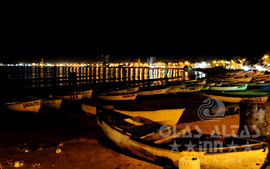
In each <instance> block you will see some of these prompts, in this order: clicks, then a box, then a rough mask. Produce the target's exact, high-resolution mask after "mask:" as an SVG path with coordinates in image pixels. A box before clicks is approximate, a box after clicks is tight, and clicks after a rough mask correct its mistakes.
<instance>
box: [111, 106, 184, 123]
mask: <svg viewBox="0 0 270 169" xmlns="http://www.w3.org/2000/svg"><path fill="white" fill-rule="evenodd" d="M184 110H185V109H164V110H152V111H130V110H118V109H114V111H116V112H119V113H122V114H125V115H128V116H132V117H136V116H141V117H144V118H147V119H149V120H152V121H154V122H157V123H159V124H161V125H175V124H176V123H177V122H178V120H179V119H180V117H181V116H182V114H183V112H184Z"/></svg>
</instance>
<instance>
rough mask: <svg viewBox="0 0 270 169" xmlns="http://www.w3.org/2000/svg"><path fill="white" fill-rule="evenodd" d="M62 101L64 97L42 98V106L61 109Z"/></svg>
mask: <svg viewBox="0 0 270 169" xmlns="http://www.w3.org/2000/svg"><path fill="white" fill-rule="evenodd" d="M61 103H62V99H60V98H48V99H41V106H42V107H44V108H53V109H57V110H58V109H60V107H61Z"/></svg>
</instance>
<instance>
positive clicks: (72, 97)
mask: <svg viewBox="0 0 270 169" xmlns="http://www.w3.org/2000/svg"><path fill="white" fill-rule="evenodd" d="M55 97H57V98H61V99H63V100H66V101H72V100H80V99H82V97H83V94H70V95H63V96H55Z"/></svg>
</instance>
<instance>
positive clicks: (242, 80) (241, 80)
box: [234, 76, 252, 83]
mask: <svg viewBox="0 0 270 169" xmlns="http://www.w3.org/2000/svg"><path fill="white" fill-rule="evenodd" d="M251 79H252V76H251V77H242V78H234V80H237V81H238V82H246V83H248V82H250V81H251Z"/></svg>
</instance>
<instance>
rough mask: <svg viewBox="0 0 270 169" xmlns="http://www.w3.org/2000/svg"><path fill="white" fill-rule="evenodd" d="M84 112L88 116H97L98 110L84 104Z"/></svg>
mask: <svg viewBox="0 0 270 169" xmlns="http://www.w3.org/2000/svg"><path fill="white" fill-rule="evenodd" d="M82 110H83V111H84V112H85V113H86V115H87V116H90V115H96V111H97V108H96V106H91V105H88V104H85V103H82Z"/></svg>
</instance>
